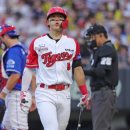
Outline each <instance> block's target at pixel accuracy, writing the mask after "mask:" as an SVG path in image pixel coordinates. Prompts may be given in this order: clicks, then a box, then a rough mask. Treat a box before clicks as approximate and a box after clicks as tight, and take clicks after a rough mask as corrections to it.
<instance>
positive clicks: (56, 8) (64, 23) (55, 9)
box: [47, 7, 68, 29]
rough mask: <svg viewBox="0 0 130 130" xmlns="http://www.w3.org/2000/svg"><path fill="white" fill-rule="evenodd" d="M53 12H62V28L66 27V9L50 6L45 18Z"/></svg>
mask: <svg viewBox="0 0 130 130" xmlns="http://www.w3.org/2000/svg"><path fill="white" fill-rule="evenodd" d="M55 13H59V14H62V15H63V16H64V17H65V20H64V21H63V22H62V28H63V29H66V28H67V27H68V18H67V13H66V11H65V10H64V9H63V8H61V7H52V8H51V9H50V10H49V11H48V13H47V19H48V18H49V17H50V15H52V14H55Z"/></svg>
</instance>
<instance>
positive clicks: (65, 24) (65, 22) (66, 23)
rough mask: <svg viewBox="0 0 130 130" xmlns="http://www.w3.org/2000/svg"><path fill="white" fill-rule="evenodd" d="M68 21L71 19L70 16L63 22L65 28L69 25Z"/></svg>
mask: <svg viewBox="0 0 130 130" xmlns="http://www.w3.org/2000/svg"><path fill="white" fill-rule="evenodd" d="M68 23H69V20H68V18H66V19H65V20H64V21H63V22H62V28H63V29H66V28H67V27H68Z"/></svg>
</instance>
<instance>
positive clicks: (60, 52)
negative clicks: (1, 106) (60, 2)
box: [22, 7, 88, 130]
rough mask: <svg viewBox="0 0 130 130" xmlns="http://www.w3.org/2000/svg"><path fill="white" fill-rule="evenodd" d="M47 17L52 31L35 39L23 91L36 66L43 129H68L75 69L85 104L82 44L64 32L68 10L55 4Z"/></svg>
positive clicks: (37, 93) (31, 46) (31, 48)
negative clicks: (71, 86) (80, 45)
mask: <svg viewBox="0 0 130 130" xmlns="http://www.w3.org/2000/svg"><path fill="white" fill-rule="evenodd" d="M46 20H47V25H48V27H49V30H50V31H49V33H47V34H44V35H42V36H40V37H38V38H36V39H34V40H33V41H32V43H31V44H30V47H29V54H28V56H27V63H26V68H25V70H24V75H23V78H22V91H26V90H27V89H28V86H29V84H30V81H31V77H32V72H33V70H32V68H36V84H37V88H36V92H35V98H36V106H37V109H38V113H39V116H40V119H41V122H42V125H43V127H44V130H65V129H66V127H67V124H68V121H69V117H70V109H71V108H70V106H71V105H70V103H71V100H70V84H72V81H73V80H72V72H73V73H74V78H75V80H76V81H77V84H78V86H79V89H80V92H81V94H82V104H83V105H86V106H87V99H88V91H87V88H86V85H85V76H84V72H83V69H82V67H81V55H80V48H79V44H78V42H77V41H76V40H75V39H73V38H70V37H68V36H66V35H64V34H63V30H64V29H66V28H67V26H68V18H67V14H66V12H65V10H64V9H63V8H61V7H52V8H51V9H50V10H49V11H48V13H47V19H46ZM28 77H30V79H29V78H28ZM29 80H30V81H29Z"/></svg>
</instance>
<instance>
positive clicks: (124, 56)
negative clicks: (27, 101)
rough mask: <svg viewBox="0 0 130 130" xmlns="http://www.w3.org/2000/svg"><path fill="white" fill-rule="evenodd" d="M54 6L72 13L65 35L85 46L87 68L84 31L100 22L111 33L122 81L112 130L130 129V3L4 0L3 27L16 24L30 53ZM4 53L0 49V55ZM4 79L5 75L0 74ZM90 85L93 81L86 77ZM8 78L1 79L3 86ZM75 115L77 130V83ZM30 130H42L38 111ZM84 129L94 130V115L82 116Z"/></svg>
mask: <svg viewBox="0 0 130 130" xmlns="http://www.w3.org/2000/svg"><path fill="white" fill-rule="evenodd" d="M52 6H61V7H63V8H64V9H66V11H67V12H68V15H69V27H68V29H67V30H65V33H67V34H68V35H70V36H72V37H75V38H76V39H77V40H78V41H79V43H80V46H81V54H82V63H83V65H84V69H86V67H88V66H89V57H90V53H89V51H88V50H87V48H86V45H85V41H84V39H83V35H84V31H85V30H86V29H87V28H88V27H89V26H90V25H91V24H94V23H96V22H97V23H100V24H102V25H104V26H105V28H106V29H107V31H108V35H109V38H110V39H111V40H112V42H113V44H114V45H115V47H116V49H117V51H118V57H119V69H120V82H119V84H118V86H117V94H118V98H117V108H118V112H117V114H116V115H115V117H114V119H113V122H112V126H113V129H112V130H129V129H130V126H129V125H130V116H129V115H130V103H129V102H130V101H129V99H130V94H129V92H130V80H129V78H130V0H0V25H1V24H4V23H8V24H13V25H15V26H16V28H17V31H18V32H19V34H20V35H21V36H20V41H21V42H22V44H23V45H24V47H25V48H26V49H27V50H28V46H29V44H30V41H31V40H32V39H33V38H35V37H37V36H39V35H42V34H44V33H47V32H48V28H47V26H46V13H47V11H48V9H49V8H50V7H52ZM1 54H2V50H0V56H1ZM0 76H1V75H0ZM86 82H87V84H89V78H88V77H86ZM3 84H4V79H2V78H0V87H2V86H3ZM71 91H72V113H71V118H70V122H69V126H68V128H67V130H73V129H76V126H77V122H78V114H79V108H77V106H76V105H77V103H78V99H79V97H80V93H79V91H78V89H77V87H76V84H75V82H74V83H73V85H72V90H71ZM29 125H30V130H42V126H41V123H40V121H39V117H38V115H37V111H35V112H33V113H30V114H29ZM82 130H92V125H91V112H90V111H84V112H83V115H82Z"/></svg>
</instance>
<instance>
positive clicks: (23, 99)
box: [20, 91, 32, 113]
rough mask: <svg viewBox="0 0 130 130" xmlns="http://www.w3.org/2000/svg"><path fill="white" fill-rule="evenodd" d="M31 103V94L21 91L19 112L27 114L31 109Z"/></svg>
mask: <svg viewBox="0 0 130 130" xmlns="http://www.w3.org/2000/svg"><path fill="white" fill-rule="evenodd" d="M31 102H32V98H31V93H30V92H28V91H22V92H21V93H20V107H21V110H22V111H24V112H26V113H28V112H29V109H30V107H31Z"/></svg>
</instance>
